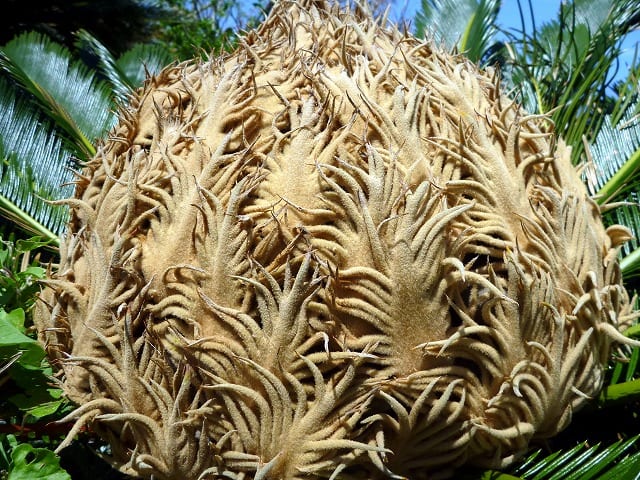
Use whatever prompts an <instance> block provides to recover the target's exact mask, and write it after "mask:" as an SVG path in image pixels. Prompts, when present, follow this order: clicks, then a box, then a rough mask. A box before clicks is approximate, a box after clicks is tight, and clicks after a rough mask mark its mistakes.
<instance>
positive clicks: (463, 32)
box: [416, 0, 501, 62]
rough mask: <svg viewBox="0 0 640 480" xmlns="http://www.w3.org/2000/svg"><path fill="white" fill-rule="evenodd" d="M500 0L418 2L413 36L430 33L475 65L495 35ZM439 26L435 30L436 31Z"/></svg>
mask: <svg viewBox="0 0 640 480" xmlns="http://www.w3.org/2000/svg"><path fill="white" fill-rule="evenodd" d="M500 4H501V1H500V0H464V1H460V0H422V8H421V10H420V11H419V12H418V14H417V16H416V35H417V36H419V37H424V35H425V32H427V31H432V32H434V34H435V37H436V41H438V42H442V43H444V44H445V46H446V47H447V48H448V49H452V48H454V47H457V49H458V50H459V51H460V52H462V53H464V54H465V55H466V56H467V57H469V59H471V61H474V62H479V61H480V60H482V58H483V56H484V55H485V53H486V52H487V50H488V49H489V47H490V46H491V43H492V42H493V38H494V36H495V35H496V34H497V33H498V27H497V25H496V19H497V16H498V12H499V11H500ZM438 27H439V28H438Z"/></svg>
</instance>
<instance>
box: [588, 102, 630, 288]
mask: <svg viewBox="0 0 640 480" xmlns="http://www.w3.org/2000/svg"><path fill="white" fill-rule="evenodd" d="M639 106H640V102H638V100H636V102H635V103H634V104H631V105H629V107H628V109H627V113H626V114H625V115H624V116H623V117H622V118H621V120H620V121H619V122H618V124H617V125H614V124H613V121H614V119H613V116H612V115H607V116H606V117H605V118H604V121H603V124H602V127H601V129H600V132H599V133H598V136H597V137H596V139H595V141H594V142H593V144H592V145H591V146H590V148H589V150H590V155H591V160H592V165H593V168H587V169H586V170H585V181H586V183H587V187H588V188H589V191H590V193H591V194H592V195H594V196H595V197H596V199H597V201H598V202H599V203H600V204H613V205H618V206H617V207H616V208H615V209H613V210H612V211H610V212H607V215H606V220H607V221H608V223H619V224H622V225H625V226H627V227H628V228H629V229H630V230H631V231H632V233H633V234H634V237H635V238H634V239H633V240H631V241H629V242H627V243H626V244H625V245H623V248H622V257H623V258H622V260H621V267H622V272H623V274H625V276H627V277H629V276H632V275H634V276H635V275H637V274H638V273H639V272H640V251H638V245H639V243H638V239H640V210H639V205H640V195H639V192H640V118H638V117H637V115H635V110H636V109H637V108H638V107H639Z"/></svg>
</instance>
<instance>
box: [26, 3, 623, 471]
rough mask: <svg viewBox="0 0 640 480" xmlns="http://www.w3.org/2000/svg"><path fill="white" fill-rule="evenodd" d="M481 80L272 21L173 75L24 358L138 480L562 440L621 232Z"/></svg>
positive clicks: (515, 451) (44, 309) (157, 87)
mask: <svg viewBox="0 0 640 480" xmlns="http://www.w3.org/2000/svg"><path fill="white" fill-rule="evenodd" d="M550 131H551V129H550V124H549V120H548V119H547V118H545V117H541V116H536V115H528V114H527V113H525V112H523V111H521V110H520V109H519V106H518V105H517V104H516V103H514V102H513V101H511V100H509V99H508V98H506V97H505V96H503V94H502V93H501V92H500V88H499V86H498V79H497V78H496V75H495V74H493V73H491V72H481V71H479V70H478V69H477V68H476V67H475V66H474V65H472V64H471V63H469V62H468V61H467V60H465V58H463V57H462V56H453V55H450V54H447V53H444V52H442V51H440V50H439V49H437V48H436V47H435V46H434V45H432V44H430V43H424V42H421V41H418V40H416V39H415V38H412V37H410V36H406V35H403V34H400V33H399V32H398V31H396V30H394V29H391V28H388V27H386V26H381V24H378V23H375V22H374V21H373V20H371V19H370V18H368V17H367V16H366V15H365V14H362V13H353V12H349V11H341V10H339V9H338V8H337V7H330V6H328V5H325V4H324V3H322V2H318V1H310V0H306V1H303V2H302V3H297V2H288V1H281V2H279V3H277V4H276V6H275V7H274V9H273V11H272V13H271V14H270V15H269V17H268V18H267V19H266V21H265V23H264V24H263V25H262V26H261V27H260V28H259V29H258V30H257V31H256V32H252V33H249V34H247V35H246V36H245V37H244V38H243V39H242V41H241V45H240V47H239V48H238V49H237V50H236V51H235V52H234V53H232V54H230V55H227V56H223V57H221V58H214V59H212V60H210V61H208V62H205V63H199V62H195V61H194V62H189V63H185V64H180V65H177V66H172V67H170V68H168V69H166V70H165V71H163V72H162V73H160V74H159V75H157V76H156V77H154V78H150V79H149V80H148V82H147V84H146V86H145V88H144V89H143V90H142V91H140V92H139V94H137V95H136V96H135V98H133V99H132V101H131V104H130V106H129V107H128V108H127V109H126V110H125V111H122V112H121V115H120V122H119V124H118V126H117V128H115V129H114V131H113V132H112V134H111V136H110V138H109V140H108V141H106V142H104V144H103V145H101V148H100V149H99V153H98V154H97V156H96V157H95V158H94V159H93V160H92V161H91V162H90V163H89V164H88V165H87V166H86V168H85V170H84V171H83V173H82V174H81V175H80V176H79V177H78V179H77V192H76V196H75V198H74V199H71V200H69V205H70V206H71V208H72V220H71V223H70V227H69V232H68V234H67V236H66V238H65V239H64V244H63V247H62V249H61V254H62V255H61V264H60V266H59V268H58V269H57V270H56V272H55V273H53V274H52V275H51V278H50V279H49V280H47V281H46V289H45V291H44V292H43V295H42V300H43V301H42V302H41V303H40V308H39V311H38V313H37V318H36V321H37V324H38V328H39V332H40V336H41V340H42V342H44V343H45V345H46V347H47V349H48V352H49V355H50V357H51V358H52V359H54V360H55V361H56V364H57V365H58V366H59V367H60V372H59V374H60V378H61V381H62V383H63V386H64V389H65V392H66V394H67V395H68V396H69V398H70V399H72V400H73V401H74V402H76V403H77V404H78V405H79V406H78V408H77V410H76V411H75V412H74V413H73V414H72V415H71V417H70V418H75V419H77V423H76V428H75V429H74V431H72V432H71V434H70V435H69V439H71V438H72V437H73V434H74V433H75V432H76V431H77V428H79V427H81V426H82V425H86V424H90V425H91V428H92V429H93V430H95V431H97V432H99V433H100V434H101V435H102V436H103V437H104V438H105V439H106V440H108V441H109V443H110V444H111V446H112V454H113V462H114V464H116V465H117V466H118V467H119V468H120V469H121V470H123V471H124V472H127V473H129V474H132V475H140V476H146V477H151V476H153V478H156V479H181V480H183V479H200V478H201V479H205V478H231V479H287V480H289V479H298V478H299V479H302V478H333V479H349V478H367V479H377V478H405V477H406V478H410V479H419V478H444V477H447V476H450V475H451V474H452V472H453V470H454V469H455V468H456V467H457V466H460V465H462V464H465V463H471V464H475V465H481V466H493V467H500V466H504V465H506V464H508V463H509V462H511V461H512V460H513V459H514V458H516V457H517V456H518V455H520V454H522V453H523V452H524V451H525V450H526V448H527V446H528V445H529V442H530V441H531V440H532V439H535V438H545V437H549V436H551V435H554V434H555V433H557V432H558V431H559V430H561V429H562V428H564V427H565V426H566V425H567V423H568V422H569V421H570V418H571V414H572V412H573V411H575V409H576V408H578V407H580V406H581V405H582V404H583V403H584V402H585V401H586V399H587V398H588V397H590V396H594V395H595V394H597V392H598V390H599V389H600V388H601V385H602V381H603V367H604V366H605V364H606V362H607V359H608V356H609V353H610V349H611V347H612V345H613V343H614V342H616V341H618V340H619V337H620V334H619V333H618V328H619V327H620V325H621V324H623V323H625V322H627V321H628V320H629V318H631V316H632V312H631V309H630V306H629V305H630V302H629V299H628V296H627V293H626V292H625V290H624V288H623V287H622V284H621V276H620V272H619V268H618V265H617V261H616V255H617V248H618V247H619V245H620V244H621V243H622V242H624V241H625V240H627V239H628V232H627V231H626V230H625V229H623V228H622V227H610V228H609V229H607V230H605V228H604V227H603V224H602V222H601V219H600V211H599V208H598V206H597V205H596V204H595V203H594V202H593V201H592V200H591V199H590V198H589V197H588V195H587V193H586V190H585V188H584V186H583V184H582V182H581V180H580V178H579V176H578V174H577V173H576V171H575V170H574V168H573V167H572V166H571V165H570V160H569V152H568V148H567V147H565V146H564V145H563V143H562V142H561V141H558V142H556V139H555V138H554V135H553V133H550Z"/></svg>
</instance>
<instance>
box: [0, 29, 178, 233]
mask: <svg viewBox="0 0 640 480" xmlns="http://www.w3.org/2000/svg"><path fill="white" fill-rule="evenodd" d="M79 36H80V39H81V41H82V42H84V44H85V45H88V46H91V48H92V49H93V51H94V53H96V54H97V55H98V57H99V63H100V66H101V70H102V73H103V75H104V77H105V78H106V79H107V81H101V80H98V79H97V78H98V77H97V72H96V71H93V70H90V69H89V68H88V67H87V66H85V65H84V64H83V63H81V62H80V61H79V60H76V59H74V57H73V54H72V53H71V52H70V51H69V50H67V49H66V48H64V47H62V46H60V45H58V44H56V43H55V42H52V41H51V40H49V39H48V38H47V37H44V36H42V35H40V34H37V33H26V34H23V35H21V36H19V37H16V38H15V39H14V40H12V41H11V42H9V43H8V44H7V45H6V46H5V47H3V48H2V49H0V67H1V68H2V69H4V70H5V71H7V72H8V73H10V74H11V76H12V78H13V80H14V81H13V83H9V82H8V81H5V80H3V78H2V77H0V80H2V83H1V85H0V86H1V89H0V114H1V115H2V118H0V158H1V159H2V164H1V165H0V216H1V217H4V218H5V219H8V220H9V221H10V222H12V223H14V224H16V225H19V226H20V227H21V228H22V229H24V230H26V231H28V232H30V233H32V234H38V235H40V236H42V237H44V238H46V239H50V240H52V244H53V245H57V243H58V235H59V234H60V233H61V232H62V230H63V228H64V225H65V223H66V220H67V217H68V213H67V209H66V207H64V206H60V205H52V204H51V203H50V201H52V200H60V199H63V198H67V197H70V196H71V195H72V193H73V186H72V185H70V184H69V183H70V182H72V181H73V173H72V171H71V169H72V168H76V167H79V165H78V161H79V162H82V161H84V160H88V159H89V158H91V157H92V156H93V155H94V154H95V147H94V145H95V144H96V141H97V140H98V139H100V138H102V137H103V136H104V135H105V134H106V133H107V131H108V129H109V128H111V126H112V125H113V124H114V122H115V108H116V106H117V105H118V104H119V103H123V102H125V101H126V99H127V97H128V94H129V93H130V92H131V91H132V90H133V89H135V88H137V87H139V86H141V85H142V82H143V80H144V78H145V75H146V72H147V71H148V72H151V73H157V72H158V71H159V70H160V69H161V68H162V67H163V66H164V65H165V63H168V61H169V59H168V57H167V55H166V54H164V53H163V52H162V51H160V50H159V49H158V48H156V47H154V46H142V45H139V46H136V47H134V48H133V49H132V50H130V51H129V52H126V53H125V54H123V55H122V56H121V57H120V58H119V59H118V60H115V59H114V58H113V56H112V55H111V54H110V53H109V51H108V50H107V49H106V48H105V47H103V46H102V44H100V43H99V42H98V41H97V40H96V39H94V38H93V37H91V35H89V34H88V33H86V32H83V33H81V34H79ZM145 66H146V68H145ZM29 98H31V99H35V101H28V100H27V99H29ZM43 118H46V119H47V120H46V121H42V119H43Z"/></svg>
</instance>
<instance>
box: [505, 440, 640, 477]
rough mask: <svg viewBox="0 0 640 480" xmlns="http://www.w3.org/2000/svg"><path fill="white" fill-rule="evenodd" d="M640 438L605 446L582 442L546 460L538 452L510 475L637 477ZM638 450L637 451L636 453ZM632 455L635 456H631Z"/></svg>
mask: <svg viewBox="0 0 640 480" xmlns="http://www.w3.org/2000/svg"><path fill="white" fill-rule="evenodd" d="M639 439H640V435H636V436H634V437H631V438H629V439H627V440H619V441H618V442H616V443H614V444H612V445H609V446H608V447H604V448H603V447H602V446H601V445H598V444H597V445H594V446H591V447H589V446H588V445H587V444H586V443H580V444H578V445H576V446H575V447H573V448H569V449H567V450H561V451H556V452H553V453H551V454H549V455H547V456H546V457H544V458H542V459H538V458H539V457H540V456H541V453H542V451H541V450H537V451H536V452H534V453H533V454H531V455H530V456H529V457H528V458H526V459H525V460H524V461H523V462H522V463H521V464H520V465H519V466H518V467H517V468H516V469H514V470H513V471H512V472H510V473H511V474H512V475H514V476H517V477H519V478H522V479H523V480H542V479H544V480H592V479H601V480H605V479H615V478H620V479H623V478H633V477H630V476H629V473H634V472H637V466H638V465H640V453H638V452H637V444H638V440H639ZM634 450H635V451H634ZM629 452H632V454H630V455H629Z"/></svg>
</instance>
